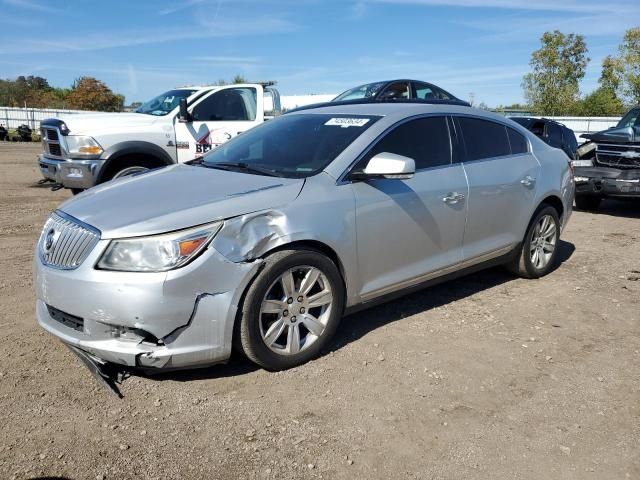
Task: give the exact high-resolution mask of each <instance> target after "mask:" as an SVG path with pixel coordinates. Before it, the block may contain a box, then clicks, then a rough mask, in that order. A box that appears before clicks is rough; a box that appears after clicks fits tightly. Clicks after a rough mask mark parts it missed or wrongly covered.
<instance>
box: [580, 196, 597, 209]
mask: <svg viewBox="0 0 640 480" xmlns="http://www.w3.org/2000/svg"><path fill="white" fill-rule="evenodd" d="M601 200H602V197H599V196H597V195H576V197H575V202H576V207H577V208H578V209H579V210H587V211H588V210H597V209H598V206H599V205H600V201H601Z"/></svg>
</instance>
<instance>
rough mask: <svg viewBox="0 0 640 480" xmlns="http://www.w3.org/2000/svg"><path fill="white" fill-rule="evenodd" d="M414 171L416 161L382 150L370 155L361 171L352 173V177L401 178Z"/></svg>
mask: <svg viewBox="0 0 640 480" xmlns="http://www.w3.org/2000/svg"><path fill="white" fill-rule="evenodd" d="M415 173H416V162H415V161H414V160H413V158H409V157H404V156H402V155H396V154H395V153H389V152H382V153H379V154H377V155H376V156H374V157H372V158H371V160H369V163H367V166H366V167H365V168H364V170H363V171H362V172H357V173H355V172H354V174H352V178H355V179H360V180H366V179H369V178H389V179H398V180H403V179H407V178H411V177H413V175H414V174H415Z"/></svg>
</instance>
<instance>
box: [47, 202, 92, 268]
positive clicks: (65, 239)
mask: <svg viewBox="0 0 640 480" xmlns="http://www.w3.org/2000/svg"><path fill="white" fill-rule="evenodd" d="M98 240H100V232H99V231H98V230H96V229H94V228H93V227H90V226H89V225H85V224H82V223H81V222H80V221H79V220H76V219H75V218H73V217H71V216H69V215H65V214H63V213H61V212H54V213H52V214H51V216H50V217H49V219H48V220H47V222H46V223H45V224H44V228H43V229H42V234H41V235H40V240H39V241H38V252H39V253H40V259H41V260H42V263H44V264H45V265H50V266H52V267H55V268H60V269H64V270H73V269H74V268H78V267H79V266H80V264H82V262H83V261H84V260H85V258H87V255H89V253H90V252H91V250H93V248H94V247H95V246H96V243H98Z"/></svg>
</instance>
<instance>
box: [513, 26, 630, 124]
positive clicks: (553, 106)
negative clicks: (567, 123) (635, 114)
mask: <svg viewBox="0 0 640 480" xmlns="http://www.w3.org/2000/svg"><path fill="white" fill-rule="evenodd" d="M587 55H588V49H587V44H586V42H585V40H584V37H583V36H582V35H575V34H573V33H570V34H564V33H562V32H560V31H558V30H555V31H553V32H545V33H544V35H542V38H541V47H540V49H539V50H536V51H535V52H533V53H532V54H531V61H530V62H529V64H530V66H531V68H532V71H531V72H530V73H528V74H527V75H525V76H524V78H523V80H522V88H523V90H524V96H525V98H526V100H527V102H528V105H527V106H526V108H528V109H529V110H531V111H532V112H533V113H535V114H538V115H578V116H607V115H620V114H622V113H624V112H625V111H627V110H628V109H629V108H630V107H632V106H634V105H637V104H638V103H640V27H635V28H631V29H629V30H627V31H626V32H625V34H624V38H623V41H622V43H621V44H620V46H619V47H618V52H617V54H616V55H608V56H607V57H605V58H604V60H603V61H602V65H601V68H602V71H601V74H600V78H599V80H598V87H597V88H596V89H595V90H594V91H592V92H590V93H589V94H587V95H585V96H583V95H581V93H580V82H581V81H582V79H583V78H584V76H585V73H586V68H587V65H588V64H589V62H590V60H591V59H590V58H589V57H588V56H587Z"/></svg>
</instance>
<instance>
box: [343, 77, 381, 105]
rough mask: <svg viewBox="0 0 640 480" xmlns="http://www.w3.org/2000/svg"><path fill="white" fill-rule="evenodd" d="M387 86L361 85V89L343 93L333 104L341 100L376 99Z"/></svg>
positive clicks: (379, 84)
mask: <svg viewBox="0 0 640 480" xmlns="http://www.w3.org/2000/svg"><path fill="white" fill-rule="evenodd" d="M385 85H386V82H376V83H367V84H366V85H360V86H359V87H356V88H352V89H351V90H347V91H346V92H343V93H341V94H340V95H338V96H337V97H336V98H334V99H333V100H332V101H333V102H339V101H340V100H358V99H360V98H370V97H375V96H376V94H377V93H378V92H379V91H380V90H381V89H382V87H384V86H385Z"/></svg>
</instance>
